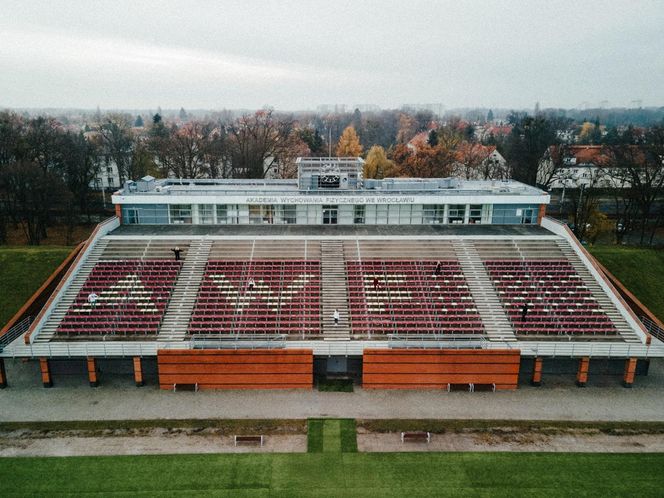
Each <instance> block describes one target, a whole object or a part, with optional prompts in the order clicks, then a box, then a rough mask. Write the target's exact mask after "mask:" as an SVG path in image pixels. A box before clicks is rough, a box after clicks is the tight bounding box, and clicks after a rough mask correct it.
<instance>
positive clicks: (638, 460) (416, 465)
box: [0, 420, 664, 497]
mask: <svg viewBox="0 0 664 498" xmlns="http://www.w3.org/2000/svg"><path fill="white" fill-rule="evenodd" d="M354 425H355V423H354V421H352V420H324V421H323V420H311V421H310V422H309V452H308V453H303V454H219V455H165V456H137V457H127V456H123V457H92V458H91V457H85V458H83V457H75V458H74V457H72V458H6V459H2V460H0V483H2V495H3V496H26V495H32V496H54V495H90V494H95V495H102V496H109V495H117V496H120V495H122V496H233V497H243V496H285V497H286V496H287V497H292V496H334V497H363V496H372V497H383V496H395V497H396V496H399V497H401V496H407V497H417V496H633V495H638V496H661V490H662V487H663V486H664V475H663V474H662V473H661V472H659V471H658V469H659V468H661V466H662V465H663V464H664V454H586V453H563V454H561V453H356V445H355V441H354V433H355V430H354V429H355V427H354Z"/></svg>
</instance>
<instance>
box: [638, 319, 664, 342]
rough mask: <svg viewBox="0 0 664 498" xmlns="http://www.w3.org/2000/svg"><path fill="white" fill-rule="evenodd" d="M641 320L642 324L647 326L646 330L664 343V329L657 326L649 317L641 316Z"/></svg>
mask: <svg viewBox="0 0 664 498" xmlns="http://www.w3.org/2000/svg"><path fill="white" fill-rule="evenodd" d="M639 320H641V323H642V324H643V325H644V326H645V328H646V330H647V331H648V332H650V334H651V335H652V336H653V337H654V338H656V339H658V340H660V341H662V342H664V329H663V328H662V327H660V326H659V325H657V324H656V323H655V322H653V321H652V320H651V319H650V318H648V317H647V316H640V317H639Z"/></svg>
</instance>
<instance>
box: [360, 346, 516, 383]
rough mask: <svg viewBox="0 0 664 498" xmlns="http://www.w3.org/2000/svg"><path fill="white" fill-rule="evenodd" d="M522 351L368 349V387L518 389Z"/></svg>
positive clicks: (364, 380) (365, 372)
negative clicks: (451, 386) (492, 385)
mask: <svg viewBox="0 0 664 498" xmlns="http://www.w3.org/2000/svg"><path fill="white" fill-rule="evenodd" d="M520 362H521V352H520V351H518V350H483V349H419V350H416V349H389V350H386V349H366V350H364V356H363V368H362V385H363V387H364V388H366V389H446V388H447V385H448V384H469V383H472V384H495V385H496V389H516V387H517V383H518V378H519V367H520Z"/></svg>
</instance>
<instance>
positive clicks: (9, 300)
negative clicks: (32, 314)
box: [0, 246, 73, 327]
mask: <svg viewBox="0 0 664 498" xmlns="http://www.w3.org/2000/svg"><path fill="white" fill-rule="evenodd" d="M72 249H73V248H71V247H58V246H44V247H6V246H5V247H0V327H3V326H4V325H5V323H7V321H9V319H10V318H11V317H12V316H14V313H16V312H17V311H18V310H19V308H20V307H21V306H23V304H24V303H25V302H26V301H27V300H28V298H29V297H30V296H31V295H32V294H34V292H35V291H36V290H37V289H39V287H41V285H42V284H43V283H44V281H45V280H46V279H47V278H48V277H49V276H50V275H51V273H53V271H54V270H55V269H56V268H57V267H58V266H59V265H60V263H62V261H64V259H65V258H66V257H67V255H68V254H69V253H70V252H71V251H72Z"/></svg>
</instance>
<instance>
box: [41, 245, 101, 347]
mask: <svg viewBox="0 0 664 498" xmlns="http://www.w3.org/2000/svg"><path fill="white" fill-rule="evenodd" d="M107 245H108V239H105V238H102V239H99V240H98V241H97V243H96V244H95V246H94V247H93V248H92V250H91V251H90V254H88V257H87V259H86V260H85V261H84V262H83V264H82V265H81V267H80V268H79V269H78V271H77V272H76V275H74V279H73V280H72V282H71V284H70V285H69V287H68V288H67V290H66V291H65V292H64V294H63V295H62V298H61V299H60V300H59V301H58V302H57V303H56V304H55V309H54V310H53V312H52V313H51V314H50V315H49V317H48V319H47V321H46V323H45V324H44V325H43V326H42V327H41V330H40V331H39V333H38V334H37V336H36V337H35V339H34V342H36V343H38V342H48V341H50V340H51V339H53V337H54V336H55V333H56V332H57V330H58V327H59V326H60V322H62V319H63V318H64V317H65V315H66V314H67V311H68V310H69V307H70V306H71V305H72V304H73V303H74V300H75V299H76V296H77V295H78V293H79V291H80V290H81V288H82V287H83V284H85V282H86V280H87V279H88V277H89V276H90V273H92V269H93V268H94V267H95V265H96V264H97V263H98V262H99V260H100V259H101V256H102V254H103V253H104V250H105V249H106V246H107Z"/></svg>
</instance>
